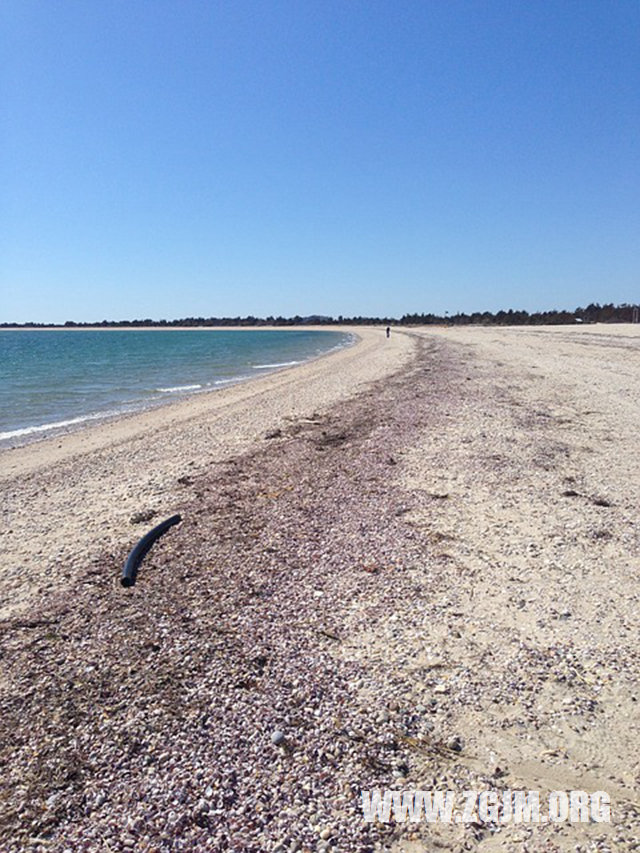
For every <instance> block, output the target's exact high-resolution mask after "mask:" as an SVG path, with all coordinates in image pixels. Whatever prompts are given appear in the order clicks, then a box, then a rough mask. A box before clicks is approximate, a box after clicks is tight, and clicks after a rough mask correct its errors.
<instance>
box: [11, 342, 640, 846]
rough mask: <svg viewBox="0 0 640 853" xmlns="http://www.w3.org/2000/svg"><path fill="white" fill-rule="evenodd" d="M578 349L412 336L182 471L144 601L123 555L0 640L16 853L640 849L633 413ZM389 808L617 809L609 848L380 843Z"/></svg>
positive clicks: (603, 841)
mask: <svg viewBox="0 0 640 853" xmlns="http://www.w3.org/2000/svg"><path fill="white" fill-rule="evenodd" d="M580 332H582V333H583V336H582V337H581V338H580V339H579V340H578V341H577V342H576V341H575V340H574V337H572V335H573V336H575V334H578V332H577V331H576V332H574V330H569V332H567V335H566V337H559V336H556V335H554V334H553V333H552V332H548V333H545V331H544V330H535V331H528V330H517V332H516V331H514V330H495V329H484V330H460V331H458V330H446V332H445V331H442V332H438V331H431V330H424V331H417V332H415V333H413V340H414V345H415V348H414V355H413V357H412V360H411V361H410V362H409V363H407V364H405V365H404V366H403V368H402V369H401V370H399V371H397V372H396V373H394V374H392V375H389V376H387V377H386V378H385V379H384V380H377V381H374V382H371V383H368V384H367V386H366V387H364V388H363V389H361V390H360V391H359V393H358V394H356V395H354V396H351V397H350V398H349V399H348V400H344V401H343V402H341V403H340V405H339V406H335V407H333V408H327V409H322V410H320V409H319V407H318V408H317V410H316V409H309V411H308V412H301V413H300V416H299V417H297V418H291V419H284V418H283V420H282V423H281V424H280V425H279V426H277V427H275V426H274V427H273V428H272V429H271V428H270V429H269V431H268V432H267V431H266V429H262V431H261V432H260V433H259V435H258V438H257V441H256V443H255V445H254V446H253V447H252V448H251V449H250V450H248V451H246V452H242V453H237V454H231V455H229V456H228V458H227V459H226V460H224V461H223V462H222V463H216V464H210V465H204V466H200V467H199V468H196V466H194V467H193V470H192V471H191V472H190V473H189V475H188V477H185V478H184V479H183V481H182V482H181V483H180V486H179V488H180V491H179V492H176V494H179V495H180V503H179V505H176V506H175V510H176V511H179V513H180V515H181V517H182V523H181V524H180V525H179V526H177V527H174V528H173V529H172V531H171V534H170V535H169V536H166V537H163V538H162V539H160V540H159V541H158V543H157V544H156V545H155V546H154V547H153V548H152V549H151V550H150V552H149V553H148V554H147V556H146V557H145V563H144V570H143V571H141V572H140V574H139V576H138V578H137V582H136V585H135V586H133V587H130V588H127V589H125V588H122V587H121V586H120V584H119V582H118V575H119V573H120V569H121V566H122V562H123V560H124V557H125V556H126V553H127V547H128V545H129V544H130V543H129V542H124V541H123V542H122V544H121V547H119V548H116V547H114V548H107V549H104V550H103V551H102V552H101V553H96V554H95V555H92V556H91V558H90V559H87V561H86V564H85V565H83V568H82V572H81V573H80V574H79V576H78V577H77V582H75V583H74V586H73V589H72V590H71V589H69V590H66V591H64V590H58V589H54V590H53V591H51V592H50V593H49V594H47V595H45V594H43V595H42V597H41V600H40V602H39V604H38V606H34V607H32V608H31V609H30V611H29V613H28V614H24V613H21V614H18V615H15V616H12V617H9V618H7V619H5V620H4V621H3V622H2V623H0V653H1V657H0V666H1V667H2V670H1V672H2V676H1V681H0V689H1V693H0V727H1V731H2V738H1V747H0V749H1V752H0V760H1V761H2V770H3V772H2V774H1V776H0V838H1V839H2V842H1V843H0V849H1V850H2V851H3V853H18V851H34V853H35V851H38V853H40V851H42V853H44V851H55V853H63V851H73V853H76V851H96V853H98V851H114V853H115V851H145V853H152V851H153V853H159V851H208V850H211V851H256V853H258V851H278V852H279V853H288V851H291V853H294V851H309V853H316V851H332V850H335V851H361V853H366V851H395V853H401V851H419V850H451V851H456V852H457V853H461V851H467V850H477V851H479V853H482V851H493V850H504V851H514V850H523V851H525V850H526V851H540V853H542V851H547V853H549V851H561V853H565V851H566V852H567V853H568V851H572V853H575V851H581V853H587V851H614V850H615V851H617V850H632V849H637V845H638V844H640V815H639V811H638V802H639V801H640V796H639V795H638V787H639V785H640V767H639V764H638V758H637V756H638V750H637V749H635V748H633V744H635V746H637V725H638V723H637V721H638V714H637V710H636V709H637V690H638V687H637V685H638V675H639V663H640V660H639V659H640V654H639V653H638V651H637V642H636V638H637V635H638V628H639V627H640V626H639V625H638V618H639V616H638V596H639V593H640V588H639V585H640V581H638V573H637V571H636V570H635V569H637V565H638V547H639V542H638V533H637V526H636V524H637V521H636V520H637V517H638V510H639V509H640V486H639V484H640V478H639V477H638V474H639V473H640V472H639V470H638V466H639V465H640V462H636V461H635V460H634V458H633V456H629V455H628V451H629V449H630V448H631V447H632V444H633V437H634V429H635V426H634V425H635V423H637V415H638V412H637V411H636V409H637V405H636V403H635V402H634V399H633V397H632V396H631V395H622V394H621V396H620V399H621V400H622V403H621V404H620V406H619V407H617V409H616V411H615V413H612V411H611V407H610V406H609V408H607V406H606V405H605V403H606V401H607V399H610V395H611V394H612V393H614V392H615V390H616V387H617V386H616V384H615V383H616V382H618V381H619V383H620V386H621V387H622V385H623V382H624V380H623V378H622V373H623V371H622V370H620V371H619V373H620V378H616V377H618V373H615V372H614V376H613V377H611V376H610V375H605V373H604V372H600V373H599V372H598V371H599V370H604V368H601V367H599V355H600V350H601V347H602V345H603V341H604V339H601V338H600V337H598V336H597V335H594V336H592V337H594V338H595V342H594V341H593V340H592V339H591V338H590V337H588V336H585V335H584V332H583V330H580ZM620 342H621V343H622V344H625V347H620V348H619V349H618V350H612V352H613V355H612V356H611V358H614V356H615V354H616V353H618V358H619V359H620V360H621V362H624V364H625V365H627V366H629V365H628V364H627V362H628V361H629V360H630V362H631V366H638V365H637V360H638V351H637V348H636V347H635V346H634V345H632V344H633V342H632V344H629V345H628V346H627V343H628V342H627V341H626V339H625V338H621V339H620ZM574 343H575V347H574V349H573V350H572V349H571V347H572V345H573V344H574ZM560 344H561V346H562V348H563V351H564V350H568V351H571V352H574V351H575V353H574V356H573V358H574V361H575V363H573V362H572V363H571V367H572V370H573V372H572V376H573V379H572V380H571V381H570V380H569V378H568V376H567V373H566V370H565V367H566V363H565V367H563V365H562V364H560V363H559V362H558V359H557V358H555V360H554V347H556V348H557V347H558V346H560ZM533 364H539V365H542V366H543V367H544V374H545V377H546V378H545V379H541V377H540V375H539V374H540V373H542V370H541V369H538V370H534V369H533V368H532V365H533ZM581 365H582V367H581ZM581 369H582V374H581V373H580V370H581ZM608 370H609V371H611V366H610V364H609V368H608ZM581 377H583V378H582V381H581ZM594 377H595V378H596V379H598V377H599V381H594ZM596 410H597V411H598V412H599V414H598V415H587V414H585V412H588V411H596ZM634 419H635V420H634ZM612 435H613V436H614V440H610V437H611V436H612ZM618 457H620V458H618ZM568 491H571V492H572V493H575V494H572V496H571V497H567V496H566V495H565V494H563V493H565V492H568ZM596 498H597V499H598V500H599V501H600V502H599V503H597V502H595V499H596ZM602 501H606V504H605V503H603V502H602ZM164 509H165V508H164V507H163V508H162V512H164ZM150 512H151V510H150V509H149V508H148V507H147V506H146V505H145V506H143V507H142V508H141V509H140V513H141V514H142V516H136V523H139V521H138V520H137V519H138V518H140V520H141V521H142V520H148V519H149V518H151V517H152V515H151V514H150ZM154 514H155V513H154ZM130 517H131V518H132V520H133V516H132V515H131V514H130ZM604 531H606V534H607V535H603V532H604ZM131 538H132V539H133V538H135V535H132V537H131ZM376 787H379V788H382V789H385V788H394V789H422V790H429V789H439V790H452V791H456V792H458V793H459V794H460V799H461V801H462V792H463V791H465V790H468V789H473V790H482V789H487V788H492V789H507V788H521V789H536V790H540V791H541V792H546V791H550V790H555V789H566V790H573V789H585V790H599V789H600V790H607V791H609V792H610V794H611V798H612V812H613V822H612V824H611V825H606V824H582V825H579V826H578V825H575V824H566V825H564V824H562V825H561V824H557V825H542V824H538V825H528V824H520V825H509V824H504V825H502V824H499V823H497V824H482V823H479V822H477V821H476V822H473V823H469V824H457V825H456V824H451V825H446V824H426V823H424V822H423V823H395V822H392V823H389V824H383V823H368V822H365V821H364V820H363V817H362V806H361V796H360V793H361V791H362V790H363V789H364V790H371V789H373V788H376ZM634 845H635V846H634Z"/></svg>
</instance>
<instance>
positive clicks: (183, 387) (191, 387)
mask: <svg viewBox="0 0 640 853" xmlns="http://www.w3.org/2000/svg"><path fill="white" fill-rule="evenodd" d="M198 388H202V385H175V386H174V387H172V388H156V391H160V393H161V394H176V393H178V392H179V391H197V390H198Z"/></svg>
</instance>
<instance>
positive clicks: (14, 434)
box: [0, 412, 106, 441]
mask: <svg viewBox="0 0 640 853" xmlns="http://www.w3.org/2000/svg"><path fill="white" fill-rule="evenodd" d="M105 417H106V415H105V413H104V412H101V413H96V414H92V415H83V416H82V417H78V418H69V420H67V421H55V422H54V423H50V424H39V425H38V426H30V427H23V428H22V429H13V430H10V431H9V432H0V441H5V439H7V438H19V437H20V436H23V435H33V434H34V433H36V432H48V431H49V430H52V429H64V427H68V426H74V424H82V423H84V422H85V421H95V420H100V419H104V418H105Z"/></svg>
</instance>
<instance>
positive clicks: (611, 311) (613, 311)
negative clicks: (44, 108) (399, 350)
mask: <svg viewBox="0 0 640 853" xmlns="http://www.w3.org/2000/svg"><path fill="white" fill-rule="evenodd" d="M637 307H638V306H635V305H628V304H627V303H623V304H622V305H614V304H613V303H608V304H606V305H599V304H598V303H597V302H595V303H594V302H592V303H591V304H589V305H587V307H586V308H576V309H575V311H567V310H551V311H536V312H534V313H533V314H529V312H528V311H514V310H513V309H512V308H509V309H508V310H506V311H505V310H500V311H496V312H495V313H492V312H491V311H483V312H480V311H474V312H473V313H471V314H466V313H464V312H463V313H458V314H452V315H451V316H448V315H447V314H446V313H445V316H442V315H441V314H432V313H428V314H424V313H422V314H418V313H413V314H404V315H403V316H402V317H401V318H400V319H397V318H395V317H363V316H361V315H358V316H357V317H344V316H343V315H342V314H340V316H339V317H338V318H337V320H336V319H334V318H333V317H328V316H326V315H323V314H312V315H310V316H307V317H301V316H300V315H299V314H296V315H295V316H294V317H282V316H278V317H273V316H271V315H270V316H269V317H266V318H262V317H254V316H253V315H252V314H249V315H248V316H246V317H183V318H182V319H179V320H151V319H149V318H147V319H145V320H102V321H101V322H99V323H78V322H76V321H74V320H67V321H66V322H65V323H63V324H62V325H61V324H53V323H51V324H48V323H0V328H2V329H12V328H14V329H15V328H27V329H38V328H42V327H43V326H47V325H52V326H58V327H62V328H65V329H66V328H71V329H75V328H87V327H95V326H98V327H100V328H103V327H107V328H129V327H132V328H138V327H143V326H162V327H163V328H165V327H175V326H191V327H196V326H202V327H205V328H206V327H210V326H248V327H256V326H304V325H315V326H323V325H330V324H335V323H339V324H340V325H345V326H363V325H367V326H371V325H383V326H390V325H401V326H442V325H453V326H470V325H474V326H523V325H527V326H539V325H561V324H574V323H576V322H578V323H630V322H631V321H632V320H633V312H634V308H637Z"/></svg>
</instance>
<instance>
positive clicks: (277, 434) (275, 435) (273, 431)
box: [264, 429, 282, 439]
mask: <svg viewBox="0 0 640 853" xmlns="http://www.w3.org/2000/svg"><path fill="white" fill-rule="evenodd" d="M281 435H282V430H281V429H270V430H269V432H265V434H264V437H265V438H267V439H268V438H280V436H281Z"/></svg>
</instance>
